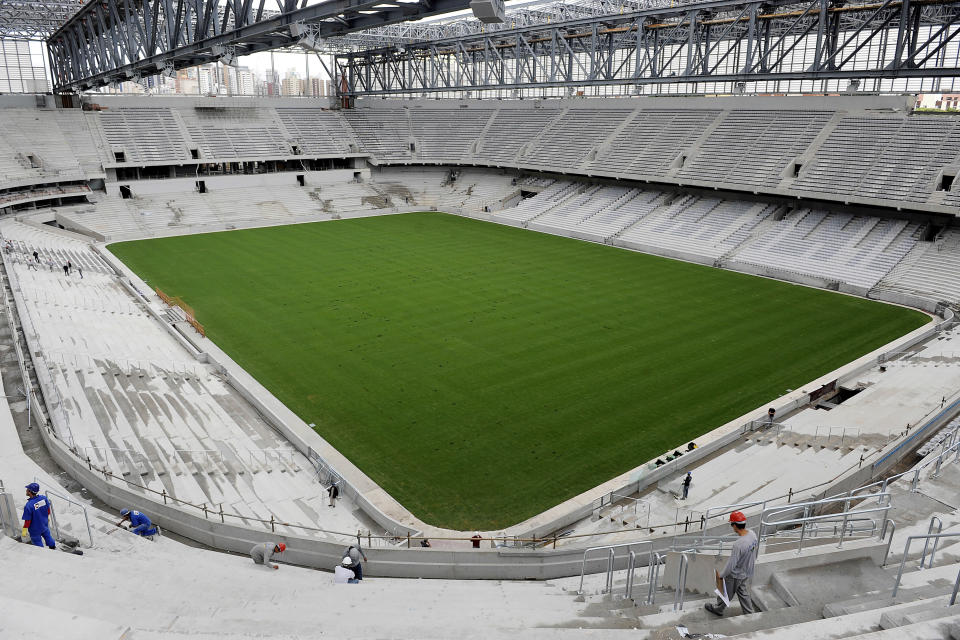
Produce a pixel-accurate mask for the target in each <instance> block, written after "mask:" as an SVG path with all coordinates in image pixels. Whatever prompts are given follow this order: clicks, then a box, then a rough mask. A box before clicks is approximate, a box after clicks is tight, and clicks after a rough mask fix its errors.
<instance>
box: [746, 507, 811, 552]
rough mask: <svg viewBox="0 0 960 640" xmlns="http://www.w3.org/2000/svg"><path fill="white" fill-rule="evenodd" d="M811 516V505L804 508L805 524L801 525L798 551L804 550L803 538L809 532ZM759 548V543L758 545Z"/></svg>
mask: <svg viewBox="0 0 960 640" xmlns="http://www.w3.org/2000/svg"><path fill="white" fill-rule="evenodd" d="M809 517H810V505H807V506H806V507H804V508H803V524H802V525H800V541H799V542H797V553H798V554H799V553H800V552H801V551H803V539H804V537H805V536H806V534H807V518H809ZM757 548H759V545H757Z"/></svg>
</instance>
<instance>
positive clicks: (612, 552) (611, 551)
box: [577, 540, 653, 595]
mask: <svg viewBox="0 0 960 640" xmlns="http://www.w3.org/2000/svg"><path fill="white" fill-rule="evenodd" d="M652 545H653V540H641V541H639V542H623V543H620V544H606V545H603V546H599V547H588V548H587V549H584V550H583V560H582V561H581V563H580V586H578V587H577V595H583V578H584V576H585V575H586V571H587V556H588V555H590V554H591V553H594V552H597V551H606V552H607V575H606V588H605V591H604V593H610V592H612V591H613V571H614V564H615V561H616V550H617V549H627V550H628V551H632V548H631V547H640V546H646V547H648V556H649V557H648V561H647V564H648V565H649V563H650V562H652V561H653V549H652V548H650V547H652ZM628 560H629V554H628Z"/></svg>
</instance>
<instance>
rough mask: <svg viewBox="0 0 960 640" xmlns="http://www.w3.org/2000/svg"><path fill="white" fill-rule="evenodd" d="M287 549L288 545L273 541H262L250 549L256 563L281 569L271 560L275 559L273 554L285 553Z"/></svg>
mask: <svg viewBox="0 0 960 640" xmlns="http://www.w3.org/2000/svg"><path fill="white" fill-rule="evenodd" d="M286 550H287V545H285V544H283V543H282V542H278V543H276V544H274V543H272V542H261V543H260V544H255V545H253V548H252V549H250V557H251V558H252V559H253V563H254V564H262V565H266V566H268V567H273V568H274V569H279V568H280V567H278V566H277V565H275V564H270V561H271V560H273V554H275V553H283V552H284V551H286Z"/></svg>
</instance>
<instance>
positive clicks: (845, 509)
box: [837, 493, 850, 549]
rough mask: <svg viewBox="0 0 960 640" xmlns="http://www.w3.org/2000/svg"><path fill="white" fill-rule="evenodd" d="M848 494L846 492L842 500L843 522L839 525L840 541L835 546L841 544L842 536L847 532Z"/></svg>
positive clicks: (839, 546) (848, 516) (840, 545)
mask: <svg viewBox="0 0 960 640" xmlns="http://www.w3.org/2000/svg"><path fill="white" fill-rule="evenodd" d="M849 514H850V494H849V493H847V499H846V500H844V501H843V524H842V525H840V542H838V543H837V548H838V549H839V548H841V547H842V546H843V538H844V536H845V535H846V533H847V520H848V519H849V518H850V515H849Z"/></svg>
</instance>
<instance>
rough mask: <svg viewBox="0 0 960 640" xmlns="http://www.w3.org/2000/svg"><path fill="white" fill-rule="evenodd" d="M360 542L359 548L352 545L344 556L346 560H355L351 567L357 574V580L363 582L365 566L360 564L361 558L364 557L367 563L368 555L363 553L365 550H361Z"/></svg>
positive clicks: (345, 551)
mask: <svg viewBox="0 0 960 640" xmlns="http://www.w3.org/2000/svg"><path fill="white" fill-rule="evenodd" d="M359 544H360V543H359V542H358V543H357V546H356V547H355V546H353V545H350V546H349V547H347V548H346V549H345V550H344V552H343V555H344V557H346V558H350V559H351V560H353V563H352V566H351V567H350V568H351V569H352V570H353V572H354V573H355V574H356V577H357V580H363V565H362V564H361V563H360V558H361V557H363V561H364V562H366V561H367V554H365V553H364V552H363V549H361V548H360V546H359Z"/></svg>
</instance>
